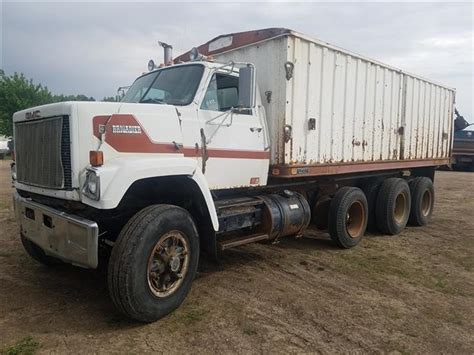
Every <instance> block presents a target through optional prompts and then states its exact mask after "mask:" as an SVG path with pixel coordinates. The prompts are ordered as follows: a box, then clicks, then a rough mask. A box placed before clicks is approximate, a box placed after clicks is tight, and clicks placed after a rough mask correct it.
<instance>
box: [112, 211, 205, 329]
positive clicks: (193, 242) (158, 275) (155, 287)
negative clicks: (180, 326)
mask: <svg viewBox="0 0 474 355" xmlns="http://www.w3.org/2000/svg"><path fill="white" fill-rule="evenodd" d="M198 263H199V236H198V232H197V228H196V226H195V224H194V221H193V219H192V217H191V215H190V214H189V213H188V211H186V210H185V209H183V208H180V207H177V206H171V205H153V206H149V207H146V208H144V209H143V210H141V211H140V212H138V213H137V214H136V215H134V216H133V217H132V218H131V219H130V220H129V221H128V222H127V224H126V225H125V227H124V228H123V229H122V231H121V233H120V235H119V237H118V238H117V241H116V242H115V245H114V247H113V249H112V253H111V257H110V261H109V267H108V286H109V293H110V296H111V298H112V301H113V302H114V304H115V306H116V307H117V309H118V310H119V311H120V312H121V313H123V314H124V315H126V316H127V317H129V318H132V319H134V320H138V321H140V322H154V321H156V320H158V319H160V318H162V317H163V316H165V315H167V314H168V313H170V312H172V311H173V310H175V309H176V308H177V307H178V306H179V305H180V304H181V303H182V302H183V300H184V298H185V297H186V295H187V294H188V292H189V290H190V288H191V283H192V281H193V279H194V277H195V275H196V271H197V266H198Z"/></svg>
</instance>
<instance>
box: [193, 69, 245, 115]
mask: <svg viewBox="0 0 474 355" xmlns="http://www.w3.org/2000/svg"><path fill="white" fill-rule="evenodd" d="M238 104H239V78H238V77H237V76H232V75H225V74H219V73H217V74H214V75H213V76H212V79H211V82H210V83H209V87H208V88H207V91H206V95H205V96H204V100H203V101H202V104H201V109H203V110H210V111H221V112H224V111H228V110H230V109H231V108H232V107H237V106H238Z"/></svg>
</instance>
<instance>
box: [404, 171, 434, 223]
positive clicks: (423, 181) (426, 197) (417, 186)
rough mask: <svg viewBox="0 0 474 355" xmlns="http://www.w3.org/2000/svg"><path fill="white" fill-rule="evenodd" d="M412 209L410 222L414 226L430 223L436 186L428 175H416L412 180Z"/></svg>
mask: <svg viewBox="0 0 474 355" xmlns="http://www.w3.org/2000/svg"><path fill="white" fill-rule="evenodd" d="M409 185H410V193H411V201H412V205H411V211H410V218H409V219H408V222H409V223H410V224H411V225H413V226H424V225H426V224H428V222H429V220H430V219H431V215H432V213H433V205H434V197H435V194H434V187H433V182H432V181H431V180H430V179H428V178H427V177H423V176H422V177H416V178H414V179H413V180H411V181H410V184H409Z"/></svg>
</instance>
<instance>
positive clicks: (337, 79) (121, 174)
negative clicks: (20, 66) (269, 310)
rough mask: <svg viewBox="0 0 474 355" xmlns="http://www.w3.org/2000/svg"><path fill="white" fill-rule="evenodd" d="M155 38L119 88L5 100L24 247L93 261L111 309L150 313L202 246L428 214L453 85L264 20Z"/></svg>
mask: <svg viewBox="0 0 474 355" xmlns="http://www.w3.org/2000/svg"><path fill="white" fill-rule="evenodd" d="M162 45H163V44H162ZM163 47H164V48H165V54H166V58H165V61H164V63H163V65H160V66H159V67H156V65H155V64H154V62H153V61H151V62H150V63H149V64H150V65H149V69H150V71H149V72H147V73H145V74H143V75H141V76H139V77H138V78H137V79H136V80H135V82H134V83H133V85H131V87H130V88H129V89H128V91H127V93H126V94H125V96H124V97H123V99H122V101H121V102H117V103H106V102H64V103H55V104H50V105H44V106H39V107H34V108H30V109H27V110H23V111H20V112H17V113H15V114H14V116H13V120H14V138H15V159H16V161H15V164H14V165H13V167H12V169H13V170H12V177H13V180H14V186H15V189H16V191H15V195H14V205H15V211H16V216H17V218H18V221H19V224H20V226H21V230H20V237H21V241H22V243H23V246H24V248H25V249H26V251H27V252H28V253H29V254H30V255H31V256H32V257H33V258H34V259H36V260H38V261H39V262H41V263H43V264H46V265H55V264H58V263H70V264H73V265H77V266H81V267H84V268H92V269H94V268H97V267H98V266H99V264H101V265H104V264H106V265H107V270H108V276H107V277H108V288H109V292H110V296H111V299H112V301H113V303H114V304H115V306H116V307H117V309H118V310H119V311H120V312H121V313H123V314H124V315H126V316H127V317H130V318H132V319H135V320H138V321H142V322H152V321H155V320H157V319H159V318H160V317H163V316H164V315H166V314H168V313H169V312H171V311H173V310H174V309H175V308H177V307H178V306H179V305H180V303H181V302H182V301H183V299H184V298H185V297H186V295H187V293H188V291H189V289H190V287H191V283H192V281H193V278H194V276H195V275H196V270H197V267H198V262H199V259H200V257H201V256H202V255H207V256H208V257H209V258H212V259H219V258H222V257H225V250H227V249H229V248H233V247H237V246H241V245H244V244H247V243H252V242H271V243H275V242H278V241H279V240H280V239H281V238H283V237H286V236H301V235H303V234H304V232H305V230H306V228H307V227H308V225H309V224H310V223H312V225H314V228H317V229H319V230H322V231H327V232H328V234H329V235H330V237H331V239H332V240H333V241H334V243H335V244H336V245H337V246H339V247H340V248H352V247H354V246H356V245H357V244H358V243H359V242H360V241H361V239H362V238H363V236H364V234H365V232H366V229H367V228H369V229H372V230H376V231H378V233H382V234H387V235H395V234H398V233H400V232H401V231H402V230H403V229H404V228H405V225H406V224H407V223H410V224H412V225H415V226H422V225H425V224H426V223H428V221H429V219H430V217H431V215H432V212H433V203H434V197H435V196H434V189H433V180H434V173H435V169H436V167H437V166H441V165H445V164H448V163H449V159H450V156H451V145H452V135H453V134H452V122H453V120H452V116H453V103H454V94H455V92H454V90H453V89H451V88H449V87H446V86H444V85H441V84H437V83H435V82H433V81H430V80H426V79H423V78H421V77H419V76H417V75H412V74H408V73H406V72H404V71H402V70H400V69H397V68H394V67H391V66H389V65H386V64H383V63H380V62H378V61H376V60H373V59H369V58H366V57H363V56H361V55H358V54H355V53H352V52H349V51H346V50H344V49H341V48H338V47H335V46H333V45H331V44H328V43H325V42H322V41H319V40H316V39H312V38H310V37H307V36H305V35H303V34H300V33H297V32H295V31H292V30H288V29H282V28H271V29H263V30H258V31H249V32H241V33H232V34H226V35H222V36H219V37H216V38H214V39H212V40H211V41H209V42H207V43H205V44H203V45H201V46H199V47H197V48H193V49H192V50H191V51H189V52H187V53H184V54H182V55H180V56H179V57H177V58H174V59H173V58H172V52H171V49H172V46H170V45H163Z"/></svg>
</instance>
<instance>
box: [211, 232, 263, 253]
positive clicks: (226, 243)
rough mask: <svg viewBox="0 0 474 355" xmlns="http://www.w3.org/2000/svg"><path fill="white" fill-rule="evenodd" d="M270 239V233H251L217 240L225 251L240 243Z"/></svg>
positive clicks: (220, 247)
mask: <svg viewBox="0 0 474 355" xmlns="http://www.w3.org/2000/svg"><path fill="white" fill-rule="evenodd" d="M268 239H270V237H269V236H268V234H260V233H257V234H250V235H247V236H245V237H234V238H229V239H224V240H219V241H218V242H217V245H218V247H219V249H220V250H221V251H224V250H226V249H230V248H233V247H237V246H240V245H244V244H249V243H254V242H259V241H262V240H268Z"/></svg>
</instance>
